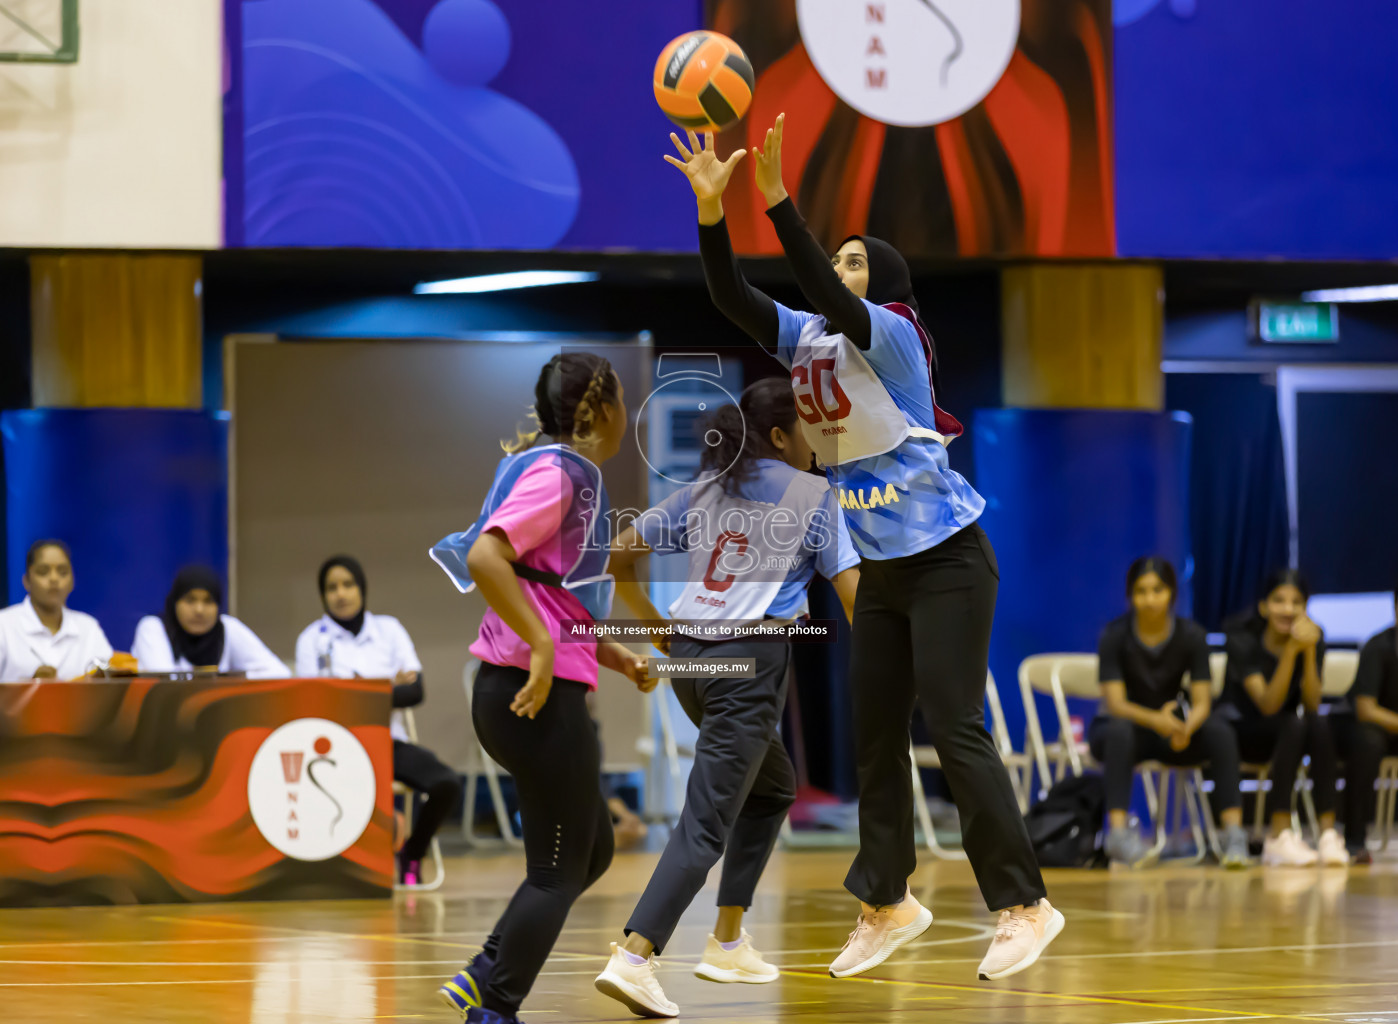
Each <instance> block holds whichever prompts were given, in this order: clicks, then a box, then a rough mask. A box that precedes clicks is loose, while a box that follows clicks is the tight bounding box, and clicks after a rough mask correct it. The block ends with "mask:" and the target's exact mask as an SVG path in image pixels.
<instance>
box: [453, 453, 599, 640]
mask: <svg viewBox="0 0 1398 1024" xmlns="http://www.w3.org/2000/svg"><path fill="white" fill-rule="evenodd" d="M548 453H552V454H556V455H558V457H559V461H560V463H561V464H562V466H563V471H564V472H565V473H567V474H568V478H569V480H570V481H572V484H573V497H572V502H571V504H570V505H569V507H568V511H567V513H566V518H565V520H564V521H565V522H582V524H583V541H582V544H581V545H580V547H579V549H578V552H577V557H576V558H575V560H574V561H573V565H572V567H571V568H570V569H569V570H568V571H567V572H565V573H563V574H562V575H555V574H552V573H547V572H543V571H541V570H538V569H533V568H530V567H528V566H522V565H519V564H516V565H515V574H516V575H518V576H519V577H521V578H523V579H529V580H532V581H534V582H537V583H545V584H547V585H549V586H555V587H561V588H562V589H564V590H566V591H568V592H569V593H570V594H572V595H573V596H574V597H576V598H577V599H578V601H579V602H580V603H581V604H582V606H583V607H584V608H585V609H587V613H588V615H590V616H592V618H593V619H594V620H601V619H605V618H606V617H607V616H608V615H609V614H610V613H611V610H612V596H613V594H614V593H615V591H616V581H615V580H614V579H613V578H612V577H611V576H609V575H608V574H607V558H608V556H609V554H610V551H609V546H610V542H611V538H610V537H609V536H608V535H607V528H606V527H607V524H608V522H609V521H610V520H609V515H610V512H611V505H610V503H609V502H608V501H607V490H606V488H605V487H604V486H603V484H602V471H601V470H600V469H598V468H597V467H596V466H595V465H594V464H593V463H592V462H591V461H590V460H588V459H587V458H585V457H583V456H582V455H580V454H578V453H577V452H576V451H574V450H573V449H572V448H569V447H568V446H567V445H563V444H550V445H543V446H542V447H539V448H529V449H527V450H525V451H522V452H516V453H515V454H513V455H507V456H505V457H504V458H503V459H501V460H500V465H499V466H497V467H496V469H495V479H494V480H493V481H492V482H491V485H490V491H489V493H488V494H486V497H485V503H484V504H483V505H482V506H481V514H480V515H479V516H478V517H477V518H476V521H475V523H474V524H473V525H472V526H471V528H470V529H469V530H466V531H464V532H462V533H453V534H449V535H448V536H446V537H443V538H442V539H441V540H440V541H438V542H437V543H436V544H435V545H434V546H433V547H432V550H431V551H429V552H428V554H429V555H430V556H431V558H432V560H433V561H434V562H436V563H437V564H438V565H439V566H441V567H442V571H443V572H445V573H446V574H447V577H448V578H449V579H450V580H451V581H452V583H453V584H454V585H455V586H456V589H457V590H459V591H461V592H462V593H463V594H468V593H470V592H471V591H472V590H474V589H475V586H476V584H475V582H474V581H472V579H471V571H470V570H469V569H468V568H467V567H466V556H467V555H468V554H469V552H470V550H471V545H472V544H474V543H475V542H476V538H477V537H479V536H480V534H481V530H482V529H483V528H484V527H485V524H486V522H487V521H488V520H489V519H490V517H491V516H492V515H494V514H495V510H496V509H498V508H499V507H500V505H501V504H502V503H503V502H504V501H505V499H506V498H507V497H508V496H509V493H510V491H511V489H512V488H513V487H514V485H515V482H516V481H518V480H519V478H520V477H521V476H523V475H524V472H525V471H526V470H527V469H529V467H530V466H532V465H533V464H534V463H535V462H537V461H538V459H539V458H540V456H542V455H545V454H548ZM575 517H576V518H575Z"/></svg>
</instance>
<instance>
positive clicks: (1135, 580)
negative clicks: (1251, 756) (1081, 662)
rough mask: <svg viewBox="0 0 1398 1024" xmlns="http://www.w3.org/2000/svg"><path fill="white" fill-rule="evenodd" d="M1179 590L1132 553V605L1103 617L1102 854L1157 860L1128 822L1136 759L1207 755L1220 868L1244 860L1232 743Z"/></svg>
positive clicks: (1183, 761)
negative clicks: (1215, 710)
mask: <svg viewBox="0 0 1398 1024" xmlns="http://www.w3.org/2000/svg"><path fill="white" fill-rule="evenodd" d="M1177 590H1178V584H1177V582H1176V577H1175V569H1174V566H1172V565H1171V564H1170V563H1169V562H1167V561H1165V560H1164V559H1161V558H1139V559H1137V560H1136V561H1135V562H1133V563H1132V565H1131V568H1130V569H1129V570H1128V571H1127V574H1126V593H1127V597H1128V598H1129V599H1130V601H1131V611H1129V612H1127V613H1126V614H1125V615H1123V616H1121V617H1120V618H1118V619H1115V620H1113V621H1112V622H1111V623H1109V624H1108V625H1107V628H1106V629H1104V630H1103V631H1102V639H1101V641H1100V642H1099V644H1098V651H1097V654H1098V662H1099V666H1100V667H1099V675H1098V678H1099V681H1100V682H1101V686H1102V708H1101V710H1100V711H1099V712H1098V714H1097V717H1096V718H1095V719H1094V720H1093V722H1092V726H1091V727H1090V729H1089V730H1088V742H1089V744H1090V746H1091V749H1092V756H1093V757H1095V758H1097V760H1098V761H1100V762H1102V765H1103V767H1104V769H1105V773H1106V783H1107V819H1108V825H1109V830H1108V833H1107V856H1109V857H1110V858H1111V859H1112V860H1113V861H1115V862H1119V863H1123V864H1127V865H1130V866H1131V867H1147V866H1149V865H1150V864H1151V863H1153V862H1154V860H1155V856H1156V854H1155V852H1154V851H1153V849H1152V848H1151V844H1148V843H1146V842H1145V841H1144V840H1143V839H1142V838H1141V835H1140V833H1139V832H1137V831H1136V830H1135V829H1133V828H1131V827H1130V826H1129V825H1128V824H1127V811H1128V810H1129V809H1130V806H1131V786H1132V779H1133V772H1134V769H1135V767H1136V765H1138V764H1140V763H1141V762H1142V761H1163V762H1165V763H1166V764H1177V765H1195V764H1201V763H1204V762H1207V763H1208V765H1209V768H1210V770H1211V772H1212V775H1213V779H1214V794H1215V797H1216V798H1217V801H1218V805H1219V807H1220V808H1221V814H1220V817H1221V820H1222V824H1223V837H1222V839H1223V866H1224V867H1228V868H1241V867H1246V866H1247V862H1248V840H1247V833H1245V832H1244V831H1243V827H1242V824H1243V812H1242V799H1241V797H1240V796H1239V793H1238V742H1237V738H1236V737H1235V736H1234V734H1233V730H1232V729H1230V728H1229V727H1228V725H1227V723H1226V722H1223V721H1221V720H1220V719H1218V718H1216V717H1214V716H1213V715H1212V714H1211V710H1212V705H1213V683H1212V679H1211V676H1210V674H1209V648H1208V644H1207V642H1206V640H1205V636H1204V629H1203V627H1202V626H1200V625H1199V624H1198V623H1197V622H1194V621H1193V620H1191V619H1182V618H1179V617H1177V616H1176V615H1175V614H1174V607H1175V595H1176V593H1177ZM1186 678H1187V679H1188V687H1187V689H1186V682H1185V681H1186Z"/></svg>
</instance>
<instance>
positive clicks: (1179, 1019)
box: [1119, 1017, 1267, 1024]
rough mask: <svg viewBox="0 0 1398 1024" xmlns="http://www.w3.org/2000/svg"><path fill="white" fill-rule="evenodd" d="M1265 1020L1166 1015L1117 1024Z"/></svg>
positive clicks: (1196, 1023) (1185, 1023) (1189, 1023)
mask: <svg viewBox="0 0 1398 1024" xmlns="http://www.w3.org/2000/svg"><path fill="white" fill-rule="evenodd" d="M1259 1019H1260V1020H1266V1019H1267V1018H1266V1017H1262V1018H1258V1017H1168V1018H1166V1019H1165V1020H1127V1021H1121V1022H1119V1024H1198V1022H1200V1021H1211V1020H1259Z"/></svg>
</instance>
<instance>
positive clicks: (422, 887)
mask: <svg viewBox="0 0 1398 1024" xmlns="http://www.w3.org/2000/svg"><path fill="white" fill-rule="evenodd" d="M399 711H400V713H401V714H402V716H403V726H404V728H406V729H407V731H408V741H409V742H410V743H413V744H416V743H417V719H416V718H415V717H414V716H413V709H412V708H401V709H399ZM393 793H394V795H395V796H401V797H402V798H403V819H404V826H405V828H406V829H407V831H408V833H409V834H410V835H411V834H412V831H413V801H414V798H415V796H416V794H415V793H414V792H413V790H411V789H410V788H408V787H407V786H405V785H403V783H401V782H399V781H398V780H396V779H395V780H394V782H393ZM427 852H428V856H429V857H430V858H431V860H432V866H433V867H434V868H435V869H436V870H435V872H434V873H433V876H432V881H430V882H418V883H417V884H415V885H405V884H404V883H403V882H401V881H400V882H395V883H394V886H393V888H395V889H397V890H399V891H400V892H435V891H436V890H438V889H440V888H441V887H442V883H443V882H445V881H446V880H447V869H446V865H445V864H444V863H443V861H442V845H441V844H440V843H439V842H437V837H436V836H433V837H432V842H431V844H430V845H429V846H428V847H427Z"/></svg>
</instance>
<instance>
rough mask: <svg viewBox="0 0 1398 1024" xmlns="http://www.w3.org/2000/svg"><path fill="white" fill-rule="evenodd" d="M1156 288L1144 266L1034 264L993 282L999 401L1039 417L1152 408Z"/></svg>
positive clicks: (1157, 401)
mask: <svg viewBox="0 0 1398 1024" xmlns="http://www.w3.org/2000/svg"><path fill="white" fill-rule="evenodd" d="M1163 291H1164V285H1163V281H1162V277H1161V272H1160V268H1159V267H1158V266H1155V265H1150V264H1132V263H1126V264H1062V263H1049V264H1045V263H1040V264H1027V265H1023V266H1013V267H1007V268H1006V269H1005V270H1004V271H1002V273H1001V299H1000V301H1001V331H1002V337H1003V341H1002V347H1003V355H1004V385H1003V388H1004V399H1005V404H1006V405H1007V406H1014V407H1019V408H1039V409H1054V408H1058V409H1064V408H1088V409H1153V410H1159V409H1161V408H1162V407H1163V405H1164V400H1165V388H1164V378H1163V376H1162V374H1161V370H1160V346H1161V335H1162V333H1163V328H1164V317H1163Z"/></svg>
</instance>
